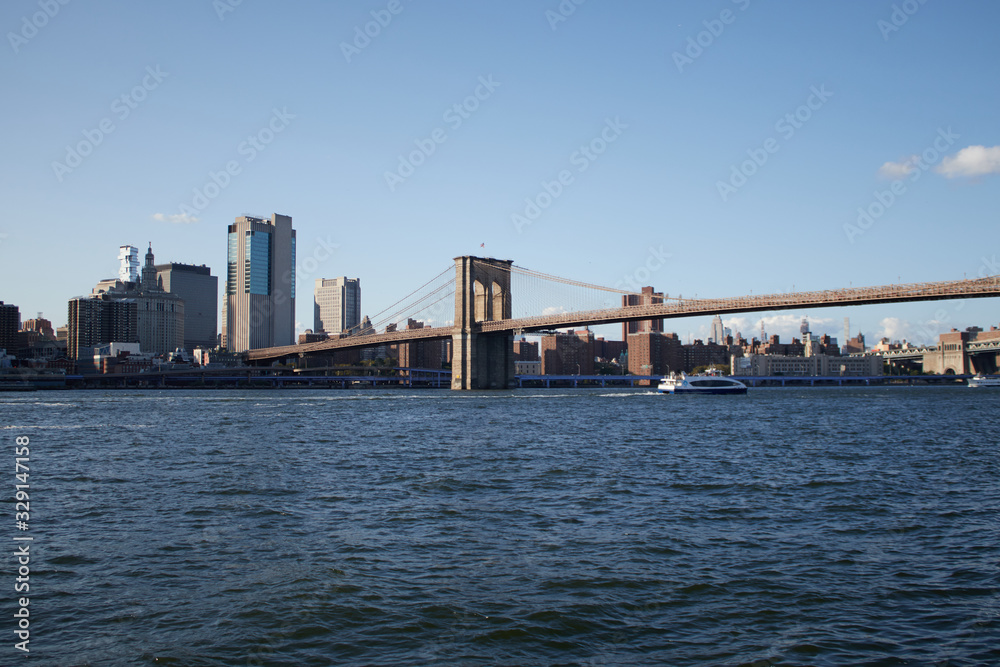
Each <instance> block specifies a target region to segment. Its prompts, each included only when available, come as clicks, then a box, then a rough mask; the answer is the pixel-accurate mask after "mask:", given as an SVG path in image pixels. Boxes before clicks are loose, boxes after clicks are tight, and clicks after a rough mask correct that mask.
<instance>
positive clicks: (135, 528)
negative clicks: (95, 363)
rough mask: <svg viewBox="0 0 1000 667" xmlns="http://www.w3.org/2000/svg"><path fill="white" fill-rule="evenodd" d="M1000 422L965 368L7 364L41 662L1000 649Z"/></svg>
mask: <svg viewBox="0 0 1000 667" xmlns="http://www.w3.org/2000/svg"><path fill="white" fill-rule="evenodd" d="M998 433H1000V392H991V391H989V390H971V389H967V388H965V387H941V388H927V387H890V388H816V389H756V390H755V389H751V390H750V392H749V393H748V394H747V395H746V396H660V395H656V394H655V393H653V392H649V391H646V390H639V389H635V390H630V389H617V390H616V389H596V390H590V389H579V390H568V389H551V390H528V389H525V390H517V391H513V392H496V393H453V392H450V391H444V390H441V391H439V390H423V391H404V390H348V391H342V390H330V391H326V390H323V391H318V390H305V389H302V390H296V389H285V390H204V391H195V390H190V391H189V390H162V391H139V392H125V391H96V390H91V391H53V392H34V393H27V394H11V393H8V394H0V435H2V437H3V438H4V440H5V441H7V444H6V445H5V447H4V449H3V450H2V451H5V452H7V454H6V456H7V462H6V463H5V464H3V467H2V469H7V470H9V473H8V476H7V479H8V484H7V485H8V488H9V490H10V492H9V493H6V492H5V493H4V495H5V496H6V497H8V498H10V497H11V496H12V495H13V488H14V484H15V483H16V481H15V479H14V476H13V472H14V465H15V462H14V442H15V438H16V437H19V436H21V437H23V436H27V437H29V438H30V493H31V501H30V502H31V512H30V528H29V530H28V531H27V532H20V531H18V530H16V529H15V527H14V524H15V521H14V511H15V508H14V503H13V500H12V499H11V500H10V502H9V503H8V505H7V506H8V511H7V513H8V515H9V517H8V521H7V523H8V525H9V528H8V531H7V533H8V536H9V537H8V538H7V539H8V545H9V546H8V549H6V550H5V553H7V554H8V555H7V556H5V557H4V558H3V559H0V562H2V565H3V569H2V570H0V580H2V579H4V578H6V579H7V582H6V583H3V584H2V587H3V589H4V590H7V591H8V593H7V595H6V596H5V597H6V598H7V601H6V602H4V605H5V607H4V608H5V609H8V610H13V609H15V608H16V607H15V605H16V604H17V602H16V598H17V595H19V594H15V593H14V592H13V586H14V580H15V577H16V576H17V567H18V566H17V564H16V558H15V557H14V556H13V555H11V554H13V552H14V546H11V545H18V544H23V542H14V541H11V538H13V537H18V536H22V537H23V536H29V535H30V536H31V537H32V538H33V541H32V542H31V565H30V567H31V574H30V578H31V579H30V586H31V588H30V611H31V617H30V618H31V625H30V660H31V664H33V665H184V666H188V665H428V664H430V665H434V664H439V665H744V666H754V667H764V666H766V665H845V664H852V665H861V664H870V665H903V664H910V665H933V664H938V665H986V664H1000V577H998V574H1000V530H998V527H1000V514H998V510H1000V454H998V437H997V434H998ZM4 616H6V617H7V619H8V620H7V621H5V622H0V630H2V632H0V637H5V638H6V639H5V640H4V643H3V645H2V646H0V663H2V664H14V663H15V661H17V663H16V664H28V663H27V662H26V661H24V659H23V657H21V656H20V655H19V654H20V653H21V651H19V650H17V649H15V648H14V643H15V642H16V641H18V640H17V639H16V638H15V634H14V630H15V629H16V623H15V619H12V617H11V616H10V615H9V614H4ZM4 625H6V626H7V627H4Z"/></svg>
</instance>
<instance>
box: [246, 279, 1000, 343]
mask: <svg viewBox="0 0 1000 667" xmlns="http://www.w3.org/2000/svg"><path fill="white" fill-rule="evenodd" d="M997 296H1000V276H989V277H986V278H976V279H971V280H949V281H942V282H932V283H912V284H906V285H884V286H881V287H851V288H846V289H836V290H823V291H816V292H794V293H792V292H790V293H785V294H762V295H758V296H754V295H750V296H737V297H729V298H722V299H677V300H671V301H670V302H669V303H663V304H654V305H646V306H628V307H623V308H609V309H606V310H590V311H579V312H573V313H560V314H557V315H545V316H541V317H524V318H514V319H505V320H495V321H490V322H479V323H477V325H476V326H477V329H476V331H478V332H480V333H501V332H511V333H528V332H532V331H544V330H551V329H562V328H566V327H577V326H585V325H598V324H611V323H615V322H635V321H640V320H651V319H672V318H681V317H692V316H697V315H724V314H726V313H748V312H759V311H769V310H794V309H796V308H815V307H820V306H860V305H865V304H873V303H898V302H905V301H939V300H943V299H969V298H983V297H997ZM456 333H458V330H457V329H456V328H455V327H425V328H423V329H406V330H403V331H392V332H389V333H382V334H373V335H370V336H351V337H348V338H335V339H331V340H326V341H321V342H318V343H305V344H301V345H287V346H284V347H270V348H262V349H258V350H250V351H249V353H248V358H249V361H250V362H251V363H252V362H264V361H269V360H275V359H283V358H287V357H298V356H300V355H305V354H316V353H322V352H325V351H329V350H343V349H350V348H359V347H371V346H376V345H391V344H393V343H405V342H410V341H416V340H430V339H441V338H451V337H452V336H453V335H455V334H456Z"/></svg>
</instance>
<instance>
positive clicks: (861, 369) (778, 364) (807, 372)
mask: <svg viewBox="0 0 1000 667" xmlns="http://www.w3.org/2000/svg"><path fill="white" fill-rule="evenodd" d="M730 372H731V374H732V375H737V376H762V375H763V376H767V375H772V376H773V375H781V376H789V377H810V376H827V377H830V376H837V377H841V376H842V377H848V376H854V377H872V376H877V375H882V374H883V366H882V358H881V357H878V356H865V357H861V356H859V357H844V356H833V355H827V354H816V355H813V356H811V357H798V356H787V355H766V354H751V355H747V356H744V357H736V356H734V357H732V360H731V367H730Z"/></svg>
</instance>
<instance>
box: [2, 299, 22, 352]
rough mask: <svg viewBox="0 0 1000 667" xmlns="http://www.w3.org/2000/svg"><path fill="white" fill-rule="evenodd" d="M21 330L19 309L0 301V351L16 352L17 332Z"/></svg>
mask: <svg viewBox="0 0 1000 667" xmlns="http://www.w3.org/2000/svg"><path fill="white" fill-rule="evenodd" d="M20 328H21V309H20V308H18V307H17V306H15V305H14V304H12V303H8V304H5V303H4V302H3V301H0V350H7V352H9V353H10V354H12V355H13V354H15V353H16V352H17V332H18V329H20Z"/></svg>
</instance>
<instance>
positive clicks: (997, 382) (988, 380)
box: [969, 373, 1000, 387]
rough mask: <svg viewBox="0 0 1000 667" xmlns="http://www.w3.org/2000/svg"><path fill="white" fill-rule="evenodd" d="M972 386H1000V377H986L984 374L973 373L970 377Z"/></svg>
mask: <svg viewBox="0 0 1000 667" xmlns="http://www.w3.org/2000/svg"><path fill="white" fill-rule="evenodd" d="M969 386H970V387H1000V377H986V376H985V375H983V374H981V373H980V374H977V375H973V376H972V377H970V378H969Z"/></svg>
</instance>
